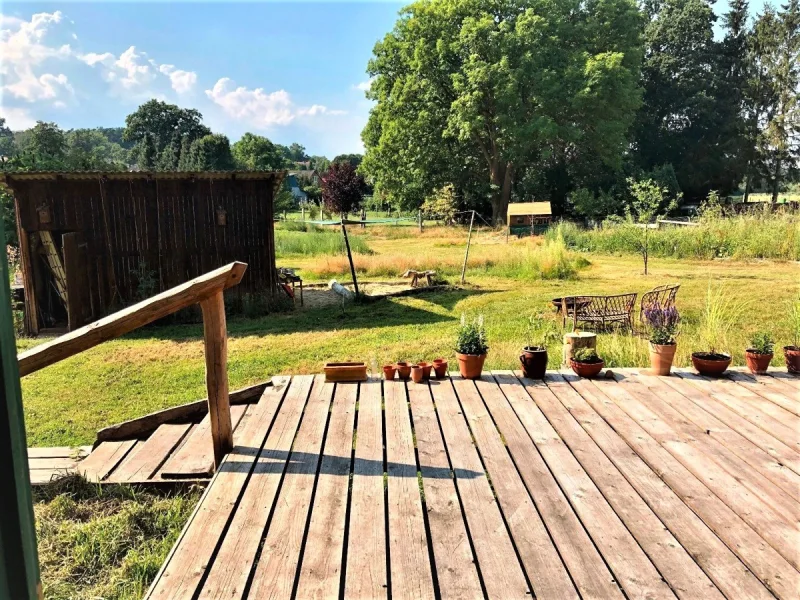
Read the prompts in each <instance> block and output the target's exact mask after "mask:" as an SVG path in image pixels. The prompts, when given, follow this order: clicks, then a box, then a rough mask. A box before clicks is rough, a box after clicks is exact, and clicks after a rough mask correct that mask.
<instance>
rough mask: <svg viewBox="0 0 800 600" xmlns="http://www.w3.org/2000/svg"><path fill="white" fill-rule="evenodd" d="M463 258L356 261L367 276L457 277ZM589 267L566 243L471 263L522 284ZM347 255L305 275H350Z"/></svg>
mask: <svg viewBox="0 0 800 600" xmlns="http://www.w3.org/2000/svg"><path fill="white" fill-rule="evenodd" d="M462 265H463V258H462V257H461V256H460V255H453V254H449V255H445V254H442V253H439V252H435V251H428V252H424V253H415V254H413V255H411V254H409V253H407V254H403V255H396V254H393V255H372V256H359V257H357V258H356V260H355V268H356V272H357V273H358V274H359V275H361V276H365V277H375V278H378V277H386V278H395V277H399V276H400V275H402V274H403V273H404V272H405V271H407V270H408V269H415V270H428V269H430V270H434V271H436V274H437V275H438V276H439V277H445V278H446V277H455V276H457V275H459V274H460V273H461V267H462ZM588 265H589V262H588V261H587V260H586V259H585V258H583V257H582V256H580V255H578V254H576V253H575V252H572V251H570V250H569V249H567V247H566V244H565V243H564V241H563V240H558V239H556V240H552V241H546V242H545V243H544V244H541V245H538V246H530V245H509V246H506V245H500V244H498V245H496V246H493V247H492V250H491V252H485V253H483V254H482V255H478V256H476V255H475V254H473V255H472V256H471V257H470V259H469V261H468V263H467V273H468V274H470V275H484V276H486V275H488V276H492V277H504V278H510V279H517V280H521V281H535V280H539V279H574V278H576V277H577V276H578V272H579V271H580V270H581V269H582V268H584V267H586V266H588ZM349 268H350V267H349V264H348V262H347V258H346V257H345V256H331V257H325V258H321V259H320V260H318V261H316V262H315V264H314V265H312V266H311V267H309V268H306V269H304V272H305V273H308V274H311V275H314V276H316V277H319V278H321V279H326V278H329V277H337V276H340V275H346V274H349Z"/></svg>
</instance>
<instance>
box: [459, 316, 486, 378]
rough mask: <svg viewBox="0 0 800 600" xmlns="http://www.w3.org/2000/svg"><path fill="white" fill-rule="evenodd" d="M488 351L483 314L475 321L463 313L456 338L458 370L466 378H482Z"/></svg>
mask: <svg viewBox="0 0 800 600" xmlns="http://www.w3.org/2000/svg"><path fill="white" fill-rule="evenodd" d="M488 351H489V346H488V345H487V344H486V329H485V328H484V326H483V315H481V316H479V317H478V318H477V319H475V320H474V321H467V319H466V317H465V316H464V315H461V325H460V326H459V328H458V337H457V340H456V357H457V358H458V370H459V372H460V373H461V376H462V377H463V378H464V379H479V378H480V376H481V373H483V363H484V362H485V361H486V354H487V352H488Z"/></svg>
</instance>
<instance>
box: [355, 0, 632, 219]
mask: <svg viewBox="0 0 800 600" xmlns="http://www.w3.org/2000/svg"><path fill="white" fill-rule="evenodd" d="M640 37H641V17H640V14H639V12H638V10H637V8H636V5H635V4H634V3H633V2H632V1H631V0H604V1H602V2H600V1H598V0H591V1H589V2H579V1H577V0H548V1H544V0H533V1H527V2H519V1H513V0H500V1H496V0H493V1H490V0H444V1H437V2H433V1H430V0H421V1H419V2H416V3H414V4H412V5H411V6H409V7H408V8H406V9H404V11H403V12H402V13H401V17H400V19H399V21H398V22H397V24H396V25H395V28H394V30H393V31H392V32H391V33H390V34H388V35H387V36H386V37H385V38H384V39H383V40H382V41H381V42H379V43H378V44H376V46H375V50H374V57H373V58H372V60H371V61H370V63H369V67H368V71H369V73H370V75H371V76H372V77H373V78H374V80H373V83H372V86H371V88H370V90H369V92H367V95H368V97H370V98H372V99H373V100H375V101H376V102H377V104H376V106H375V107H374V108H373V109H372V111H371V113H370V118H369V122H368V124H367V127H366V128H365V130H364V133H363V136H362V137H363V140H364V144H365V146H366V148H367V153H366V156H365V158H364V163H363V168H364V170H365V172H366V173H368V174H369V175H371V176H372V177H373V178H374V180H375V183H376V190H377V191H378V192H381V193H385V194H388V195H390V196H401V195H406V196H408V195H410V196H411V198H410V200H412V201H413V202H416V203H417V204H419V203H420V202H421V200H422V199H423V198H424V197H425V196H427V195H428V193H430V191H431V190H433V189H436V188H438V187H441V185H444V184H446V183H454V184H456V185H457V187H459V188H462V189H464V188H466V189H464V191H465V192H467V194H468V195H469V194H472V195H477V196H481V195H482V196H484V198H485V197H486V196H487V195H488V197H489V198H490V200H491V208H492V217H493V219H494V220H495V221H496V222H497V221H500V220H502V219H504V217H505V213H506V207H507V205H508V202H509V200H510V198H511V193H512V189H513V188H514V186H515V184H517V183H518V182H520V181H522V180H523V179H524V178H525V176H526V175H527V174H528V173H527V172H528V171H530V170H536V171H538V172H541V171H543V170H547V169H551V168H553V167H561V168H569V166H570V163H572V162H574V161H575V160H577V159H578V158H579V157H581V156H586V155H591V156H592V157H594V158H595V159H596V160H598V161H599V162H600V163H601V164H603V165H608V166H610V167H619V166H620V165H621V163H622V157H623V152H624V151H625V149H626V143H627V132H628V129H629V127H630V125H631V123H632V122H633V118H634V115H635V112H636V109H637V108H638V107H639V104H640V95H641V94H640V91H639V87H638V76H639V65H640V62H641V54H642V47H641V39H640ZM465 175H466V177H465Z"/></svg>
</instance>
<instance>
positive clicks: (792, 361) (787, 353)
mask: <svg viewBox="0 0 800 600" xmlns="http://www.w3.org/2000/svg"><path fill="white" fill-rule="evenodd" d="M783 356H784V357H785V358H786V370H787V371H789V373H794V374H795V375H800V346H784V347H783Z"/></svg>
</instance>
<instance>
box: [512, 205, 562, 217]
mask: <svg viewBox="0 0 800 600" xmlns="http://www.w3.org/2000/svg"><path fill="white" fill-rule="evenodd" d="M552 214H553V211H552V209H551V208H550V202H514V203H513V204H509V205H508V215H509V216H519V215H534V216H537V217H539V216H548V215H552Z"/></svg>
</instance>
